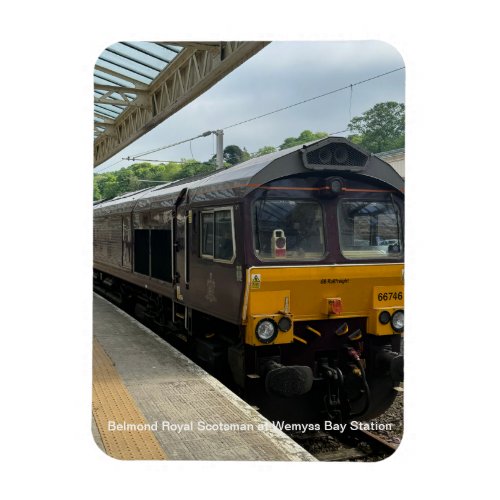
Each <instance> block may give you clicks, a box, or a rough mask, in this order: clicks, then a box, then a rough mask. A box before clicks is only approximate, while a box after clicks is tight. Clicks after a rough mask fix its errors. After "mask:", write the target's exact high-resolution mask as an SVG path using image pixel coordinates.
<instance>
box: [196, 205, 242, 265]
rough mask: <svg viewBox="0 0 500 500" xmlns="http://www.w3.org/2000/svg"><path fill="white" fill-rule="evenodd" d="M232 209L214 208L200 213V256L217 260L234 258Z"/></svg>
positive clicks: (230, 260) (225, 260)
mask: <svg viewBox="0 0 500 500" xmlns="http://www.w3.org/2000/svg"><path fill="white" fill-rule="evenodd" d="M234 247H235V245H234V224H233V211H232V209H226V208H224V209H222V208H221V209H214V210H213V211H212V210H211V211H209V212H208V211H205V212H202V214H201V256H202V257H203V258H206V259H213V260H215V261H217V262H232V261H233V260H234V257H235V255H234Z"/></svg>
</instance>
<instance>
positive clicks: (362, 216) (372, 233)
mask: <svg viewBox="0 0 500 500" xmlns="http://www.w3.org/2000/svg"><path fill="white" fill-rule="evenodd" d="M338 217H339V229H340V250H341V252H342V255H343V256H344V257H345V258H347V259H351V260H361V259H394V260H401V259H402V258H403V238H402V236H403V233H402V231H403V229H402V222H401V214H400V212H399V208H398V207H397V205H396V204H395V203H393V202H392V201H368V200H366V201H364V200H342V201H341V202H340V203H339V208H338Z"/></svg>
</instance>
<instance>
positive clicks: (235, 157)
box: [224, 144, 250, 165]
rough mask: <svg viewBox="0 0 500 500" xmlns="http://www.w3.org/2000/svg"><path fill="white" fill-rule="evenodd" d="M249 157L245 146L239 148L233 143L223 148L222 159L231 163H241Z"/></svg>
mask: <svg viewBox="0 0 500 500" xmlns="http://www.w3.org/2000/svg"><path fill="white" fill-rule="evenodd" d="M249 159H250V155H249V153H248V151H247V150H246V149H245V148H243V149H241V148H240V147H239V146H236V145H235V144H232V145H231V146H226V147H225V148H224V161H227V162H228V163H230V164H231V165H236V164H237V163H241V162H243V161H246V160H249Z"/></svg>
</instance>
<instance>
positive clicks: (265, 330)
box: [255, 319, 278, 344]
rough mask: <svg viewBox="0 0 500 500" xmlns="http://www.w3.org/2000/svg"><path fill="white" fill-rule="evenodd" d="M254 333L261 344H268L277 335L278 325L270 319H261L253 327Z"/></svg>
mask: <svg viewBox="0 0 500 500" xmlns="http://www.w3.org/2000/svg"><path fill="white" fill-rule="evenodd" d="M255 335H257V338H258V339H259V340H260V341H261V342H262V343H263V344H269V343H270V342H272V341H273V340H274V339H275V338H276V335H278V325H277V324H276V323H275V322H274V321H273V320H272V319H261V320H260V321H259V322H258V323H257V326H256V328H255Z"/></svg>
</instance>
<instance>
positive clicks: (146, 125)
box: [94, 42, 269, 168]
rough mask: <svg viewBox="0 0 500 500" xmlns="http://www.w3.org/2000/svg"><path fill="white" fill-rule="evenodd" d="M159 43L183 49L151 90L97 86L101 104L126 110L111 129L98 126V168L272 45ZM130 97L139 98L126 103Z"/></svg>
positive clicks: (245, 43) (138, 87) (248, 43)
mask: <svg viewBox="0 0 500 500" xmlns="http://www.w3.org/2000/svg"><path fill="white" fill-rule="evenodd" d="M161 43H162V45H163V44H165V45H168V44H171V45H178V46H180V47H184V48H183V49H182V50H181V51H180V53H179V54H178V55H177V56H176V57H175V58H174V59H173V60H172V62H171V63H170V64H168V66H167V67H166V68H165V69H164V70H163V71H161V72H160V73H159V74H158V76H156V78H155V79H154V80H153V81H152V82H151V83H150V84H149V85H148V86H145V85H144V84H141V85H139V82H137V83H138V84H137V85H136V86H134V87H124V86H119V85H118V84H117V86H113V85H104V84H97V83H96V84H95V86H94V88H95V90H99V91H101V92H100V95H99V97H97V96H96V101H97V102H98V103H99V102H100V103H107V104H111V102H110V101H111V100H112V101H115V103H116V104H117V105H118V106H119V108H122V106H125V109H124V111H123V112H122V113H121V114H120V115H119V116H117V117H116V118H115V119H114V124H113V126H112V127H110V126H109V125H108V124H107V123H105V124H103V123H99V122H95V123H94V125H95V126H97V127H99V126H101V128H102V127H106V128H105V130H104V131H103V132H101V133H100V134H98V135H97V136H96V137H95V139H94V168H95V167H97V166H98V165H100V164H101V163H103V162H104V161H106V160H107V159H109V158H111V157H112V156H113V155H115V154H116V153H118V152H119V151H121V150H122V149H123V148H124V147H126V146H128V145H129V144H131V143H132V142H133V141H135V140H137V139H138V138H139V137H141V136H142V135H144V134H145V133H146V132H149V131H150V130H152V129H153V128H154V127H156V126H157V125H159V124H160V123H161V122H163V121H164V120H165V119H167V118H168V117H169V116H172V115H173V114H174V113H176V112H177V111H179V110H180V109H181V108H183V107H184V106H186V105H187V104H188V103H190V102H191V101H193V100H194V99H195V98H196V97H198V96H199V95H201V94H202V93H203V92H205V91H207V90H208V89H209V88H210V87H212V86H213V85H214V84H215V83H217V82H218V81H219V80H221V79H222V78H223V77H224V76H226V75H227V74H229V73H230V72H231V71H232V70H233V69H235V68H236V67H238V66H239V65H240V64H242V63H243V62H245V61H246V60H247V59H249V58H250V57H252V56H253V55H255V54H256V53H257V52H259V51H260V50H261V49H263V48H264V47H265V46H266V45H267V44H268V43H269V42H220V43H215V42H161ZM127 80H128V81H130V80H131V78H127ZM102 91H104V92H102ZM113 94H115V95H119V96H120V97H121V99H119V98H116V97H114V96H113ZM125 94H127V95H128V96H129V97H126V96H125ZM131 94H132V95H136V96H137V98H135V99H133V100H132V101H131V102H128V101H130V100H131V99H130V95H131ZM106 118H109V117H106ZM101 119H102V117H101ZM94 130H95V129H94Z"/></svg>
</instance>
